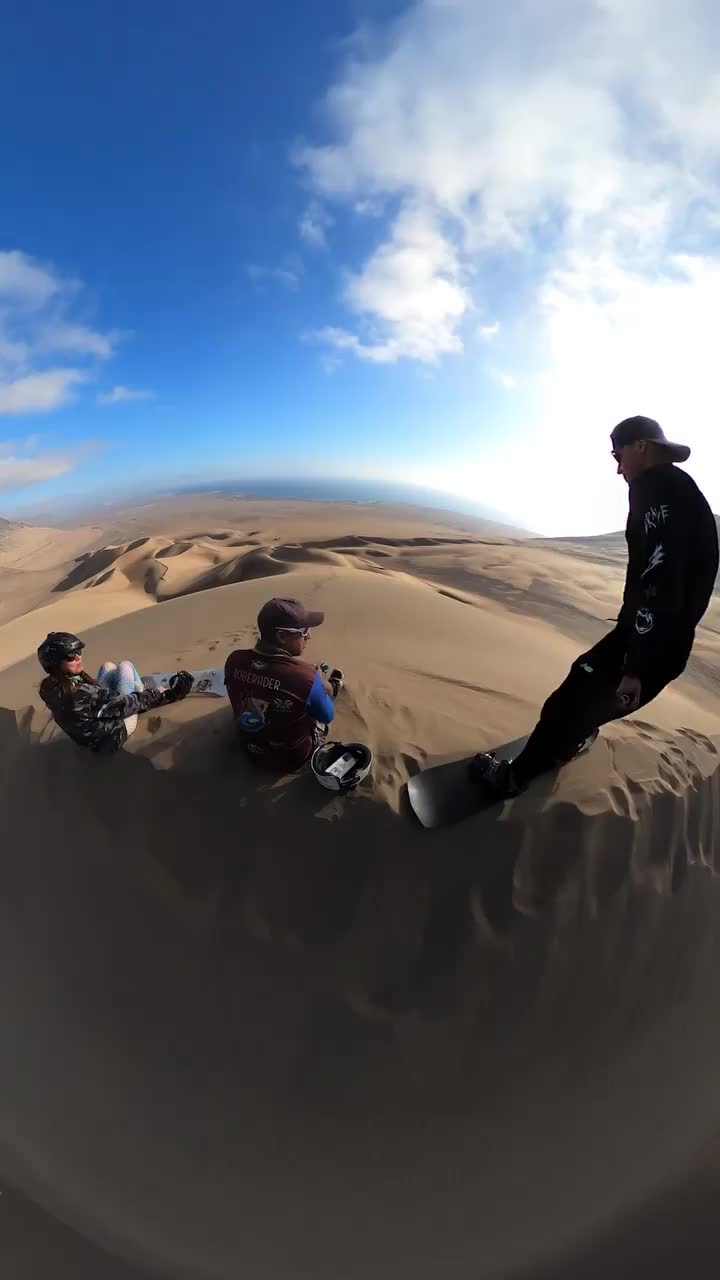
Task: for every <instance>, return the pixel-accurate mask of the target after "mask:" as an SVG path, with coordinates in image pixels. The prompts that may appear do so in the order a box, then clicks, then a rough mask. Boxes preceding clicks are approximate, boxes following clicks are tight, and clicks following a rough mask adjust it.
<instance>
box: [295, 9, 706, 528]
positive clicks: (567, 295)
mask: <svg viewBox="0 0 720 1280" xmlns="http://www.w3.org/2000/svg"><path fill="white" fill-rule="evenodd" d="M719 45H720V15H718V14H717V13H716V12H715V10H714V9H713V7H712V6H710V5H708V4H707V3H705V2H704V0H688V3H687V4H685V5H683V6H680V5H677V4H676V3H674V0H632V2H631V3H628V0H575V2H574V3H573V4H569V3H568V0H547V3H545V4H543V5H539V4H537V3H536V2H535V0H517V2H516V3H515V4H513V5H506V6H504V7H500V8H498V7H497V6H496V5H492V4H491V3H490V2H489V0H422V2H421V3H416V4H415V5H413V6H411V7H410V8H409V9H407V10H406V11H405V12H404V13H403V15H402V16H401V17H400V18H398V19H397V20H396V21H394V22H393V23H392V24H390V25H388V26H387V27H386V28H385V29H384V30H382V31H380V32H378V33H375V35H372V34H371V35H367V33H366V34H365V35H364V37H362V38H358V39H357V40H356V41H355V42H353V44H352V45H351V46H350V47H351V49H352V53H351V56H350V58H349V60H348V61H347V62H346V63H345V65H344V66H343V67H342V68H341V71H340V73H339V75H338V77H337V79H336V82H335V83H334V84H333V85H332V87H331V88H330V91H329V92H328V94H327V96H326V101H325V119H326V121H327V126H328V135H327V139H326V140H325V141H324V142H322V143H320V144H319V145H315V146H306V147H304V148H303V149H301V150H300V151H299V152H298V153H297V154H296V157H295V158H296V161H297V162H298V163H299V164H300V165H301V166H302V168H303V169H304V172H305V175H306V177H307V179H308V180H309V183H310V185H311V188H312V190H313V192H314V194H315V197H316V198H317V199H318V200H322V201H323V202H324V203H325V204H328V203H332V202H335V203H336V204H338V205H344V206H346V207H347V208H348V209H349V210H355V209H357V207H358V205H359V204H362V205H363V206H364V207H366V208H368V209H370V210H372V211H373V212H375V211H376V210H378V209H380V210H384V211H386V212H384V213H383V214H382V217H378V242H377V244H376V247H375V248H374V249H373V250H372V251H371V253H370V255H369V256H368V257H367V258H366V260H365V261H364V262H362V263H360V264H351V274H350V275H349V277H348V278H347V282H346V285H345V289H344V292H343V301H344V303H345V305H346V306H347V310H348V317H349V319H348V323H347V324H343V323H340V324H338V323H337V321H336V322H335V324H334V325H333V326H332V327H330V328H325V329H324V330H323V329H321V330H319V334H318V336H321V337H323V338H324V339H325V340H326V341H327V342H329V343H330V344H331V345H333V346H334V347H335V348H336V349H340V350H344V351H347V352H352V353H354V354H355V355H356V356H358V357H360V358H363V359H370V360H375V361H376V362H378V363H383V362H388V361H390V360H392V359H399V358H401V357H406V358H412V359H416V360H422V361H428V360H433V359H436V358H438V357H439V356H442V355H445V354H447V353H448V352H458V351H459V350H461V349H462V347H463V340H464V333H465V327H466V323H467V320H468V318H469V316H470V315H471V314H472V307H473V304H474V305H475V307H476V308H482V310H484V311H487V310H488V309H489V307H492V306H493V302H494V300H495V298H497V297H498V292H497V291H498V288H502V285H503V275H502V273H503V271H504V270H507V272H508V274H507V277H506V278H507V279H511V280H512V286H511V289H512V296H511V297H510V298H509V299H508V298H507V297H504V296H503V302H504V303H506V305H507V306H508V312H509V314H510V319H511V323H510V324H509V325H506V324H505V322H504V323H503V330H504V334H505V333H507V334H512V336H513V342H514V343H517V344H518V346H519V347H521V348H522V352H523V359H524V360H525V361H526V363H527V365H528V370H525V369H523V370H518V372H519V373H521V374H522V377H521V381H522V385H523V390H524V393H526V395H527V399H526V402H525V405H524V409H525V422H528V421H529V422H530V423H531V426H530V427H528V426H527V425H525V422H524V423H523V424H522V425H520V424H518V427H517V429H516V430H515V431H514V433H512V440H508V442H507V443H506V444H504V445H503V447H502V448H501V450H500V452H499V453H498V455H497V470H496V472H494V473H493V472H492V467H491V468H490V469H489V470H488V468H485V467H484V463H483V464H482V465H481V464H480V463H478V466H479V468H480V470H479V473H478V474H479V475H482V474H485V475H486V476H487V483H488V484H489V483H491V474H492V476H493V479H492V483H493V484H494V483H495V482H496V481H498V480H499V481H501V482H502V483H503V485H504V488H505V490H506V492H507V495H508V500H509V501H511V500H512V495H513V493H514V492H515V490H516V489H517V487H518V474H517V470H516V467H517V464H518V455H517V453H516V452H513V450H515V447H516V445H517V446H518V447H521V451H522V450H524V451H525V454H526V455H527V456H528V457H532V459H533V464H537V466H538V467H539V470H537V469H534V465H533V466H528V465H526V464H525V463H523V464H522V476H521V477H520V479H521V480H522V481H523V483H524V482H525V481H526V482H527V486H528V495H527V496H528V500H529V501H532V502H533V503H534V505H535V508H536V510H537V511H539V510H540V508H541V507H542V506H543V504H545V505H544V509H545V510H546V511H547V509H548V508H549V506H550V505H551V504H552V503H553V501H554V498H555V497H559V498H560V500H561V504H560V506H559V507H557V506H556V508H555V513H554V518H557V519H559V520H562V519H563V515H562V512H563V511H567V512H568V513H569V514H570V515H572V516H573V518H575V517H576V516H577V517H578V518H581V519H584V520H585V522H586V523H587V522H588V521H592V520H595V521H597V522H598V523H599V522H600V521H601V519H604V518H605V517H606V516H607V514H608V512H609V511H610V510H611V508H612V510H614V509H615V505H616V499H615V496H614V495H615V490H613V492H612V497H611V496H610V493H609V489H608V487H607V485H606V484H605V483H604V482H603V483H602V484H600V485H598V494H595V493H593V494H592V495H591V496H590V497H589V499H588V501H586V502H585V503H581V500H580V497H579V494H578V492H577V490H578V486H574V487H573V488H574V495H573V494H571V493H570V492H568V490H569V486H567V485H563V483H562V482H561V480H560V478H559V474H558V468H557V457H556V456H553V453H554V446H553V447H551V448H550V449H548V440H552V441H553V442H556V441H558V440H563V441H566V442H569V441H572V442H573V443H572V447H573V450H574V453H573V456H574V457H576V458H577V459H578V460H579V459H580V457H583V458H584V459H585V460H589V459H590V458H591V457H592V458H595V456H596V455H595V452H594V451H595V449H596V441H598V440H600V442H601V443H600V444H598V445H597V448H598V449H599V451H600V453H601V454H602V455H603V456H604V455H605V454H606V452H607V431H608V430H609V427H610V426H611V425H612V424H613V422H614V421H616V420H617V418H618V417H620V416H625V415H626V414H627V413H632V412H647V413H654V414H655V416H657V417H659V418H660V419H661V421H663V423H664V425H665V426H666V428H667V429H668V430H670V429H672V431H673V433H674V434H676V435H677V434H678V433H680V434H683V431H682V427H683V421H684V415H687V421H688V425H689V427H690V435H691V436H692V437H693V438H692V439H690V440H689V443H691V444H693V443H695V445H696V450H697V457H698V468H700V466H701V464H702V466H703V469H704V474H705V476H706V478H707V480H708V483H709V484H711V483H712V481H711V476H712V475H713V474H714V476H715V477H716V479H715V482H714V483H715V486H716V487H715V496H714V501H715V502H716V504H719V505H720V478H718V477H720V431H718V425H717V424H716V423H715V421H714V418H713V416H712V409H711V406H713V405H714V404H715V403H716V401H717V386H716V382H717V378H716V374H715V372H714V370H715V367H716V358H715V353H714V351H713V349H712V336H711V335H712V334H713V333H716V332H717V301H716V300H717V297H718V296H720V295H718V293H717V285H718V282H719V277H718V274H717V273H718V270H720V241H719V240H718V228H720V188H719V187H718V184H717V181H716V173H717V166H718V162H720V75H718V72H717V50H718V47H719ZM388 211H389V216H388ZM413 217H420V218H421V219H422V220H423V222H424V224H425V226H426V227H428V228H432V234H429V235H428V237H427V242H426V244H425V245H421V244H417V243H416V245H415V251H416V253H415V257H414V258H413V264H412V270H409V271H408V270H405V269H398V267H397V263H398V260H400V261H403V262H404V261H405V259H404V257H403V247H404V243H405V234H406V233H405V230H404V229H405V227H406V226H407V220H408V218H413ZM408 281H409V282H410V283H409V287H408ZM352 317H354V318H355V319H354V322H353V320H352ZM503 321H505V317H504V318H503ZM485 328H486V329H487V328H492V326H485ZM478 336H479V337H480V338H481V339H483V340H488V339H489V338H490V337H491V336H492V334H490V333H485V334H483V332H482V331H481V332H480V333H479V335H478ZM509 341H510V340H509V338H507V337H504V340H503V358H508V357H513V364H514V365H515V364H516V359H515V358H514V357H515V353H514V352H513V351H511V350H510V349H509ZM530 369H532V372H533V374H534V375H535V376H536V381H535V382H534V384H533V386H532V387H531V385H530V379H529V378H528V376H527V373H528V372H529V370H530ZM598 433H599V434H598ZM691 466H692V464H691ZM462 474H463V476H465V475H466V471H465V469H464V468H463V472H462ZM531 482H532V490H530V484H531ZM612 483H613V478H611V479H610V481H609V484H612ZM598 495H600V496H598ZM563 504H564V506H563ZM573 504H574V505H573ZM620 505H621V504H620ZM568 518H569V517H568Z"/></svg>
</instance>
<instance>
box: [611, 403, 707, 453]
mask: <svg viewBox="0 0 720 1280" xmlns="http://www.w3.org/2000/svg"><path fill="white" fill-rule="evenodd" d="M610 439H611V440H612V447H613V450H616V449H624V448H625V445H627V444H635V442H636V441H637V440H651V441H652V443H653V444H658V445H661V447H662V448H663V449H667V451H668V453H669V454H670V457H671V458H672V460H673V462H687V460H688V458H689V457H690V449H689V446H688V445H686V444H676V443H675V442H674V441H673V440H666V438H665V432H664V431H663V429H662V427H661V426H660V423H659V422H656V421H655V419H654V418H644V417H643V416H642V414H638V415H637V416H636V417H635V418H624V419H623V421H622V422H619V423H618V425H617V426H616V428H615V430H614V431H613V432H612V434H611V436H610Z"/></svg>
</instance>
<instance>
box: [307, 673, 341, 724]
mask: <svg viewBox="0 0 720 1280" xmlns="http://www.w3.org/2000/svg"><path fill="white" fill-rule="evenodd" d="M305 706H306V707H307V709H308V711H309V713H310V715H311V716H312V717H313V719H314V720H319V721H320V723H321V724H330V722H331V720H332V719H333V716H334V715H335V704H334V702H333V700H332V698H331V697H330V695H329V694H327V693H326V692H325V687H324V685H323V682H322V679H321V677H320V672H319V671H317V672H316V673H315V679H314V680H313V682H312V688H311V689H310V692H309V694H308V699H307V702H306V703H305Z"/></svg>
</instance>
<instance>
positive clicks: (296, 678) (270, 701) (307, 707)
mask: <svg viewBox="0 0 720 1280" xmlns="http://www.w3.org/2000/svg"><path fill="white" fill-rule="evenodd" d="M225 686H226V688H227V692H228V697H229V699H230V702H231V704H232V709H233V713H234V715H235V723H236V725H237V728H238V732H239V733H240V735H241V738H242V741H243V743H244V745H245V746H246V748H247V751H248V753H249V755H250V756H251V757H252V758H253V760H255V761H256V762H257V763H258V764H261V765H265V766H266V767H267V768H270V769H287V770H294V769H299V768H300V766H301V765H303V764H304V763H305V761H306V760H307V759H308V758H309V757H310V756H311V755H312V752H313V750H314V749H315V747H316V745H317V743H318V741H319V740H320V736H319V731H318V722H321V723H325V724H329V723H330V721H331V720H332V718H333V712H334V707H333V703H332V700H331V699H330V697H329V696H328V694H327V693H326V691H325V688H324V686H323V683H322V680H321V679H320V676H319V674H318V672H317V671H316V669H315V667H314V666H312V665H311V664H310V663H309V662H303V660H302V658H293V657H291V656H290V655H289V654H284V653H282V652H277V651H274V652H263V651H262V650H261V649H259V648H258V649H236V650H235V652H234V653H231V654H230V657H229V658H228V660H227V662H226V663H225Z"/></svg>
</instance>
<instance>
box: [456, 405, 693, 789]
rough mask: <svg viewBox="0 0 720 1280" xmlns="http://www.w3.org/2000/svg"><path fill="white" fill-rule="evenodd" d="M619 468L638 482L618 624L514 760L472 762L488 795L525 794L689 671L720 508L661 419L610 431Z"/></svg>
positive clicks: (577, 668)
mask: <svg viewBox="0 0 720 1280" xmlns="http://www.w3.org/2000/svg"><path fill="white" fill-rule="evenodd" d="M610 439H611V442H612V456H613V458H614V459H615V461H616V463H617V470H618V475H621V476H623V478H624V479H625V480H626V482H627V484H628V486H629V490H630V512H629V516H628V522H627V528H626V532H625V536H626V539H627V545H628V567H627V576H626V579H625V592H624V595H623V603H622V609H621V611H620V616H619V617H618V619H617V624H616V626H615V628H614V630H612V631H611V632H609V634H608V635H606V636H604V637H603V639H602V640H600V641H599V643H598V644H596V645H595V646H594V647H593V648H592V649H590V650H589V651H588V652H587V653H583V654H581V655H580V657H579V658H578V659H577V660H576V661H575V662H574V663H573V665H572V667H571V668H570V672H569V675H568V676H567V677H566V679H565V680H564V681H563V683H562V684H561V685H560V687H559V688H558V689H556V690H555V692H554V693H552V694H551V695H550V697H549V698H548V700H547V702H546V703H545V705H544V707H543V709H542V713H541V715H540V720H539V721H538V724H537V726H536V728H535V729H534V730H533V733H532V734H531V736H530V738H529V739H528V742H527V744H526V746H525V747H524V749H523V750H522V751H521V752H520V755H519V756H517V758H516V759H515V760H513V761H511V762H508V761H503V760H496V759H495V757H494V755H493V754H492V753H488V752H480V754H479V755H476V756H475V757H474V758H473V760H472V761H471V763H470V773H471V777H472V778H473V780H474V781H476V782H477V783H478V784H479V785H481V786H483V787H484V788H485V789H486V790H487V792H488V799H490V800H491V799H498V800H502V799H506V798H508V797H509V796H513V795H517V794H518V792H520V791H522V790H523V788H524V787H526V786H527V785H528V783H529V782H531V781H532V779H533V778H535V777H537V776H538V775H539V774H541V773H545V772H546V771H547V770H549V769H554V768H556V767H557V766H558V765H562V764H566V763H567V762H568V761H569V760H572V758H573V757H574V756H575V755H577V754H578V752H579V751H580V750H582V749H583V748H584V747H586V746H587V745H589V744H590V743H591V742H592V741H593V740H594V738H595V737H597V732H598V728H599V726H600V725H602V724H606V723H607V722H608V721H609V720H617V719H619V718H621V717H622V716H625V715H628V714H629V713H630V712H632V711H637V709H638V707H642V706H645V704H646V703H648V702H651V701H652V699H653V698H656V697H657V695H658V694H659V693H660V692H661V690H662V689H664V688H665V687H666V685H668V684H670V682H671V681H672V680H676V679H677V677H678V676H679V675H680V674H681V673H682V672H683V671H684V669H685V666H686V665H687V661H688V658H689V657H690V652H691V650H692V646H693V641H694V639H695V629H696V627H697V625H698V623H699V622H700V619H701V618H702V616H703V614H704V613H705V610H706V609H707V607H708V604H709V603H710V597H711V595H712V592H713V589H714V586H715V579H716V577H717V572H718V533H717V524H716V522H715V516H714V515H713V513H712V510H711V508H710V506H709V505H708V503H707V501H706V499H705V498H704V496H703V494H702V493H701V492H700V490H699V488H698V486H697V485H696V483H695V481H694V480H693V479H692V478H691V476H689V475H688V474H687V472H686V471H680V470H678V468H677V467H676V466H675V465H674V464H675V463H676V462H686V461H687V459H688V458H689V457H690V450H689V448H688V447H687V445H684V444H674V443H672V442H671V441H670V440H666V438H665V434H664V432H663V431H662V428H661V427H660V426H659V424H658V423H657V422H655V421H654V420H653V419H652V418H644V417H640V416H639V417H635V418H625V419H624V421H623V422H620V423H619V424H618V426H616V427H615V430H614V431H613V432H612V435H611V437H610Z"/></svg>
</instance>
